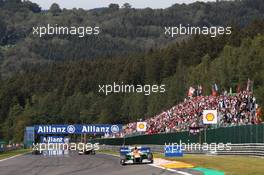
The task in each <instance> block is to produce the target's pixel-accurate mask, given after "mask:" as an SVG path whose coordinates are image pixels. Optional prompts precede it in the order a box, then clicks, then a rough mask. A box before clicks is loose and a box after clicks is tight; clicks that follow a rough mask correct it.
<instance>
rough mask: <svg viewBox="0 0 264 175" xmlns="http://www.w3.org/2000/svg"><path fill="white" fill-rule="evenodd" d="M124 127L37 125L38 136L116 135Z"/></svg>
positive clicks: (104, 125)
mask: <svg viewBox="0 0 264 175" xmlns="http://www.w3.org/2000/svg"><path fill="white" fill-rule="evenodd" d="M120 131H122V125H110V124H94V125H92V124H91V125H35V132H36V134H105V133H108V134H116V133H119V132H120Z"/></svg>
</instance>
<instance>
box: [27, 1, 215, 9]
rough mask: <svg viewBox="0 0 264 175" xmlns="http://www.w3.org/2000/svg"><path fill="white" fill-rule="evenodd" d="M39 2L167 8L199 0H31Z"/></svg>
mask: <svg viewBox="0 0 264 175" xmlns="http://www.w3.org/2000/svg"><path fill="white" fill-rule="evenodd" d="M30 1H32V2H35V3H37V4H39V5H40V6H41V7H42V9H49V7H50V5H51V4H52V3H54V2H56V3H58V4H59V5H60V7H61V8H67V9H71V8H83V9H93V8H99V7H107V6H108V5H109V4H111V3H115V4H119V5H120V6H122V5H123V4H124V3H126V2H127V3H129V4H131V5H132V7H134V8H146V7H150V8H167V7H170V6H171V5H173V4H175V3H191V2H195V1H197V0H30ZM200 1H204V2H207V1H215V0H200Z"/></svg>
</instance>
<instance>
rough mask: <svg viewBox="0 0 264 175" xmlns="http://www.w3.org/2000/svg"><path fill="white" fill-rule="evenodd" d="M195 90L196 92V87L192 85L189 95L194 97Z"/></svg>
mask: <svg viewBox="0 0 264 175" xmlns="http://www.w3.org/2000/svg"><path fill="white" fill-rule="evenodd" d="M194 92H195V89H194V88H193V87H190V88H189V91H188V97H193V94H194Z"/></svg>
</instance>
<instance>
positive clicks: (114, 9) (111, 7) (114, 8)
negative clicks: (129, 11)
mask: <svg viewBox="0 0 264 175" xmlns="http://www.w3.org/2000/svg"><path fill="white" fill-rule="evenodd" d="M108 8H109V9H111V10H113V11H116V10H119V5H118V4H113V3H111V4H109V6H108Z"/></svg>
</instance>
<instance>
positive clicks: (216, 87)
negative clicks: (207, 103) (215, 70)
mask: <svg viewBox="0 0 264 175" xmlns="http://www.w3.org/2000/svg"><path fill="white" fill-rule="evenodd" d="M217 94H218V86H217V84H216V83H215V84H214V85H213V86H212V95H213V96H217Z"/></svg>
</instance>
